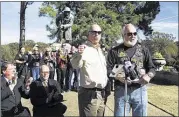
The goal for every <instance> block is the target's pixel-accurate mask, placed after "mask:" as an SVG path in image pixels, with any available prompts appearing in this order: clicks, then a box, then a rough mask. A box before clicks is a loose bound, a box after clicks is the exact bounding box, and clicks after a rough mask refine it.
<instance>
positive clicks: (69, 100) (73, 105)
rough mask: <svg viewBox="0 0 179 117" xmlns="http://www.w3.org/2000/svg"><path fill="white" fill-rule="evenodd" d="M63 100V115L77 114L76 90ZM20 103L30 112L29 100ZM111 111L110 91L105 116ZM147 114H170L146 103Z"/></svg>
mask: <svg viewBox="0 0 179 117" xmlns="http://www.w3.org/2000/svg"><path fill="white" fill-rule="evenodd" d="M64 100H66V101H64V102H63V103H64V104H65V105H67V107H68V109H67V111H66V113H65V116H79V113H78V99H77V93H76V92H68V93H64ZM22 103H23V105H24V106H27V107H29V109H30V111H31V113H32V105H31V103H30V100H25V99H22ZM113 111H114V96H113V93H112V94H111V95H110V96H109V97H108V102H107V107H106V111H105V116H113V113H114V112H113ZM148 116H170V115H169V114H167V113H165V112H163V111H161V110H159V109H157V108H156V107H154V106H152V105H150V104H148Z"/></svg>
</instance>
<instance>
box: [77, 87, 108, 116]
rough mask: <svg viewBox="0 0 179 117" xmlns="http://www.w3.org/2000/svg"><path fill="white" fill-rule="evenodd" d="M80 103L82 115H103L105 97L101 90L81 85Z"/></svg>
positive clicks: (80, 113)
mask: <svg viewBox="0 0 179 117" xmlns="http://www.w3.org/2000/svg"><path fill="white" fill-rule="evenodd" d="M78 105H79V115H80V117H86V116H90V117H92V116H95V117H102V116H103V114H104V111H105V110H104V108H105V104H104V97H103V96H102V92H101V91H95V90H90V89H85V88H82V87H80V90H79V92H78Z"/></svg>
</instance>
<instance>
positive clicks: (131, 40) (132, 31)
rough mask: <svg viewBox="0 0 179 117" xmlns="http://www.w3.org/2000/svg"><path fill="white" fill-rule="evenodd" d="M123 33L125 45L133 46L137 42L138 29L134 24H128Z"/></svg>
mask: <svg viewBox="0 0 179 117" xmlns="http://www.w3.org/2000/svg"><path fill="white" fill-rule="evenodd" d="M122 34H123V39H124V45H125V46H127V47H132V46H134V45H135V44H136V43H137V31H136V28H135V26H134V25H133V24H126V25H125V26H124V28H123V33H122Z"/></svg>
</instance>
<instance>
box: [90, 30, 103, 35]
mask: <svg viewBox="0 0 179 117" xmlns="http://www.w3.org/2000/svg"><path fill="white" fill-rule="evenodd" d="M90 32H91V33H92V34H97V33H98V34H99V35H100V34H101V33H102V31H90Z"/></svg>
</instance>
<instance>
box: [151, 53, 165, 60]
mask: <svg viewBox="0 0 179 117" xmlns="http://www.w3.org/2000/svg"><path fill="white" fill-rule="evenodd" d="M153 58H156V59H163V56H162V54H161V53H160V52H155V53H154V54H153Z"/></svg>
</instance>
